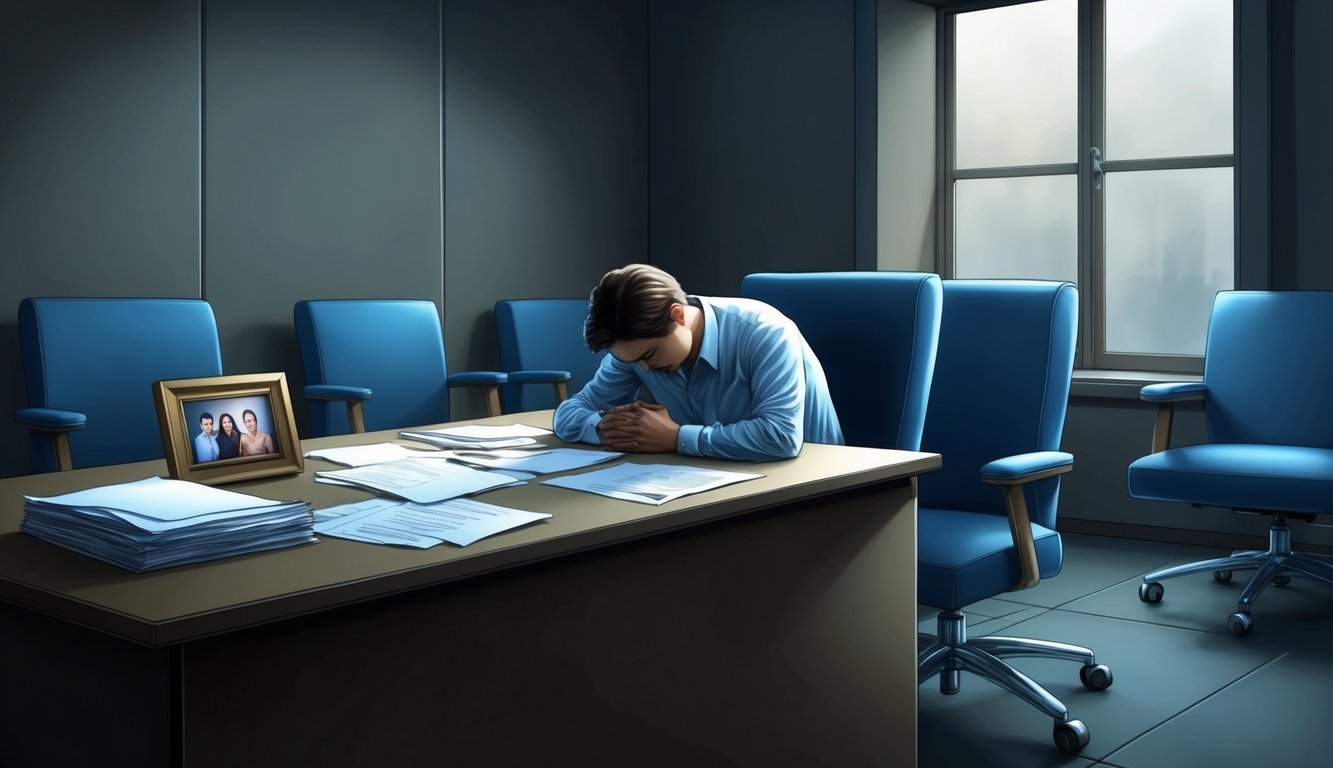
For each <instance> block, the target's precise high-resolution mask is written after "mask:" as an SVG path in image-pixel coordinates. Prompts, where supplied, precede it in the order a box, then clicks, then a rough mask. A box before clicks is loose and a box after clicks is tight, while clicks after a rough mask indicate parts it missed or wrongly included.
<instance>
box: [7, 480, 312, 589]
mask: <svg viewBox="0 0 1333 768" xmlns="http://www.w3.org/2000/svg"><path fill="white" fill-rule="evenodd" d="M23 512H24V515H23V522H22V523H21V524H20V525H19V530H21V531H23V532H25V533H28V534H31V535H33V536H36V537H37V538H39V539H45V540H46V541H49V542H51V543H52V544H57V545H59V546H62V547H65V548H67V549H72V550H74V551H75V552H80V553H82V554H85V555H88V556H90V557H95V558H97V559H99V560H105V561H106V562H108V563H112V564H113V565H118V566H120V567H121V568H125V569H127V570H130V571H136V572H143V571H151V570H154V569H157V568H166V567H168V566H172V565H183V564H185V563H197V562H202V561H204V560H213V559H216V558H219V557H229V556H231V555H239V554H244V553H247V552H260V551H263V550H267V549H279V548H282V547H290V546H293V545H296V544H305V543H307V542H311V541H315V540H316V539H315V536H314V532H313V529H312V526H313V523H314V517H313V515H312V513H311V510H310V504H308V503H307V502H304V501H270V500H268V499H261V498H259V497H257V496H249V495H247V494H244V493H236V492H234V491H226V490H222V489H221V488H212V487H209V486H207V485H200V484H199V483H190V482H186V481H183V480H167V479H164V478H160V477H150V478H147V479H145V480H138V481H135V482H131V483H122V484H120V485H108V486H103V487H100V488H89V489H88V490H84V491H75V492H74V493H67V494H64V495H62V496H51V497H46V498H41V497H36V496H24V497H23Z"/></svg>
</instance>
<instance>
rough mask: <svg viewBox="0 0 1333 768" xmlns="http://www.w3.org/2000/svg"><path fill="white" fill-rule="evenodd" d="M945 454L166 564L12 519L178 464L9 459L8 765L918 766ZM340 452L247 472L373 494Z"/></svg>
mask: <svg viewBox="0 0 1333 768" xmlns="http://www.w3.org/2000/svg"><path fill="white" fill-rule="evenodd" d="M550 418H551V412H550V411H544V412H536V413H532V414H520V415H517V416H506V417H499V418H497V419H481V420H478V421H477V423H487V422H490V423H511V422H513V421H522V422H523V423H529V424H533V425H535V426H544V427H549V426H550ZM391 437H393V433H391V432H385V433H372V434H370V435H356V436H342V437H333V438H324V439H320V440H309V441H306V442H305V444H304V446H303V447H304V448H305V449H306V450H310V449H312V448H317V447H327V446H331V445H348V444H353V443H356V442H371V441H377V440H378V441H383V440H387V439H390V438H391ZM551 441H552V442H555V440H554V438H551ZM636 460H639V461H645V460H651V461H665V462H677V463H690V464H699V465H704V466H721V467H732V468H735V467H736V465H735V464H734V463H729V462H715V461H710V460H706V459H697V458H689V457H679V456H652V457H637V459H636ZM939 464H940V459H939V457H938V456H937V455H935V454H925V453H909V452H897V451H881V450H873V449H862V448H845V447H839V446H824V445H806V446H805V448H804V450H803V451H802V454H801V456H800V457H798V458H797V459H794V460H791V461H783V462H772V463H763V464H755V465H746V467H747V468H748V467H751V466H752V467H753V468H754V470H755V471H758V472H762V473H764V474H765V477H763V478H761V479H759V480H754V481H750V482H746V483H741V484H737V485H733V486H728V487H726V488H721V489H717V490H714V491H709V492H707V493H702V494H698V495H695V496H689V497H686V498H684V499H679V500H677V501H674V502H671V503H668V504H664V505H662V506H660V507H652V506H648V505H642V504H634V503H631V502H622V501H617V500H614V499H607V498H603V497H599V496H594V495H589V494H584V493H579V492H577V491H571V490H566V489H561V488H552V487H549V486H542V485H538V484H537V483H536V482H535V481H534V482H532V483H529V484H526V485H524V486H518V487H512V488H505V489H501V490H497V491H492V492H489V493H486V494H484V495H483V496H482V498H484V499H485V500H487V501H492V502H494V503H497V504H503V505H508V506H514V507H519V508H525V509H534V510H541V511H544V512H550V513H552V514H553V515H554V517H553V518H552V519H551V520H549V521H546V522H545V523H541V524H537V525H533V526H529V527H527V528H523V529H519V530H516V531H510V532H507V533H504V534H501V535H498V536H494V537H492V538H489V539H484V540H482V541H480V542H477V543H476V544H473V545H472V546H469V547H466V548H456V547H451V546H449V545H441V546H438V547H435V548H433V549H429V550H425V551H418V550H408V549H398V548H391V547H382V546H375V545H370V544H363V543H358V542H352V541H345V540H341V539H332V538H328V539H324V540H323V541H321V542H320V543H317V544H310V545H305V546H301V547H296V548H292V549H286V550H281V551H277V552H266V553H257V554H253V555H245V556H240V557H233V558H228V559H224V560H218V561H213V562H210V563H201V564H196V565H189V566H182V567H177V568H170V569H167V570H164V571H158V572H153V573H145V574H134V573H129V572H126V571H122V570H120V569H118V568H115V567H114V566H111V565H108V564H105V563H102V562H100V561H98V560H94V559H91V558H87V557H84V556H81V555H77V554H75V553H72V552H68V551H66V550H63V549H61V548H59V547H56V546H53V545H50V544H47V543H46V542H43V541H40V540H38V539H35V538H33V537H30V536H27V535H25V534H21V533H18V532H17V528H18V524H19V522H20V520H21V517H22V506H23V505H22V494H24V493H27V494H34V495H54V494H58V493H62V492H66V491H70V490H74V489H78V488H86V487H92V486H96V485H103V484H108V483H114V482H121V481H125V480H131V479H138V478H141V477H147V476H151V475H155V474H163V473H165V471H166V470H165V463H164V462H161V461H156V462H145V463H141V464H129V465H121V466H115V467H98V468H92V469H84V470H76V471H73V472H65V473H59V474H48V475H33V476H28V477H18V478H7V479H3V480H0V691H3V699H4V703H3V707H4V708H3V710H2V711H0V765H4V766H9V767H10V768H15V767H17V766H27V765H43V766H51V765H97V766H112V765H133V766H158V765H161V766H170V765H182V764H183V765H188V766H192V767H193V766H214V765H216V766H229V767H234V766H270V765H271V766H292V765H321V766H338V765H357V766H359V765H365V766H377V767H379V766H415V765H449V766H502V765H542V766H552V765H571V766H600V765H605V766H636V767H637V766H657V765H660V766H709V765H745V766H782V765H830V766H859V765H892V766H910V765H915V761H916V733H915V729H916V690H917V683H916V611H915V605H916V594H915V592H916V515H915V510H916V507H915V480H914V479H913V478H914V476H915V475H916V474H919V473H921V472H924V471H929V470H931V469H934V468H936V467H938V466H939ZM330 466H331V465H328V464H326V463H325V462H322V461H317V460H308V461H307V466H306V472H305V473H304V474H302V475H293V476H289V477H285V478H277V479H269V480H258V481H252V482H247V483H240V484H236V485H230V486H228V487H229V488H234V489H236V490H240V491H244V492H248V493H254V494H256V495H260V496H265V497H269V498H281V499H297V498H299V499H307V500H309V501H311V502H312V503H313V505H314V506H315V507H316V508H322V507H327V506H332V505H335V504H340V503H344V502H348V501H353V500H358V499H363V498H365V497H366V494H364V493H363V492H360V491H356V490H354V489H350V488H340V487H336V486H329V485H319V484H315V483H314V482H313V472H314V471H315V470H316V469H323V468H329V467H330Z"/></svg>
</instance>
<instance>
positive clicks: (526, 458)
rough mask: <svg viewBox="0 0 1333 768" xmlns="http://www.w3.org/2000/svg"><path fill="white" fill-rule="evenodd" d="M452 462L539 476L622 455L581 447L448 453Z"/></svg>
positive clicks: (457, 451)
mask: <svg viewBox="0 0 1333 768" xmlns="http://www.w3.org/2000/svg"><path fill="white" fill-rule="evenodd" d="M450 453H451V454H452V457H453V458H454V460H455V461H460V462H462V463H464V464H475V465H477V466H481V467H486V468H487V469H514V470H518V471H520V472H535V473H537V474H539V475H544V474H548V473H551V472H564V471H566V470H570V469H579V468H581V467H590V466H592V465H593V464H601V463H602V462H605V461H611V460H613V459H618V458H620V457H621V456H624V455H625V454H623V453H617V452H615V451H587V450H583V449H581V448H552V449H551V450H549V451H489V452H482V451H460V450H455V451H451V452H450Z"/></svg>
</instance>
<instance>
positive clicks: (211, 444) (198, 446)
mask: <svg viewBox="0 0 1333 768" xmlns="http://www.w3.org/2000/svg"><path fill="white" fill-rule="evenodd" d="M217 457H218V438H217V435H205V434H204V433H203V432H200V433H199V434H197V435H195V437H194V458H195V460H196V461H197V462H200V463H202V462H205V461H212V460H214V459H216V458H217Z"/></svg>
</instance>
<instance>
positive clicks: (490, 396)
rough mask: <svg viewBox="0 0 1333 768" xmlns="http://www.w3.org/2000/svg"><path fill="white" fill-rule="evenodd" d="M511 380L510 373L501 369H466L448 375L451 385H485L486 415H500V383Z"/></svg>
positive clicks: (447, 381) (446, 379)
mask: <svg viewBox="0 0 1333 768" xmlns="http://www.w3.org/2000/svg"><path fill="white" fill-rule="evenodd" d="M508 382H509V374H507V373H502V372H501V371H465V372H463V373H454V374H450V375H449V376H446V377H445V379H444V383H445V385H446V386H449V387H485V388H486V415H488V416H499V415H500V385H501V384H506V383H508Z"/></svg>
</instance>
